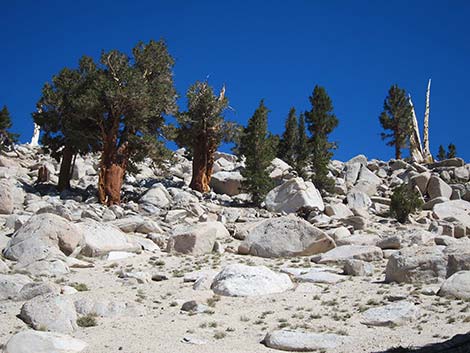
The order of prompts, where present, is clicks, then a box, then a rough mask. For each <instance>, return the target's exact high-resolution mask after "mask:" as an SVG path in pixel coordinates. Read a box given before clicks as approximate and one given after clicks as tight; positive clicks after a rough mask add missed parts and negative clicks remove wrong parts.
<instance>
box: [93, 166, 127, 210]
mask: <svg viewBox="0 0 470 353" xmlns="http://www.w3.org/2000/svg"><path fill="white" fill-rule="evenodd" d="M125 173H126V170H125V168H124V167H123V166H122V165H120V164H118V163H111V164H109V165H107V166H103V165H102V166H101V168H100V173H99V180H98V196H99V199H100V202H101V203H102V204H106V205H108V206H112V205H119V204H120V203H121V188H122V183H123V180H124V175H125Z"/></svg>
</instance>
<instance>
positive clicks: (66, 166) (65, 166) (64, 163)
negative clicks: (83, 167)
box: [57, 146, 74, 191]
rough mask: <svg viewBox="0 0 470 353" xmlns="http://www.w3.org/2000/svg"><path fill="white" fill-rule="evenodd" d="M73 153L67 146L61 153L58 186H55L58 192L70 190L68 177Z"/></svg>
mask: <svg viewBox="0 0 470 353" xmlns="http://www.w3.org/2000/svg"><path fill="white" fill-rule="evenodd" d="M73 155H74V153H73V151H72V149H71V148H69V147H68V146H65V147H64V149H63V151H62V160H61V162H60V172H59V184H58V186H57V188H58V190H59V191H64V190H66V189H70V177H71V175H72V174H71V168H72V159H73Z"/></svg>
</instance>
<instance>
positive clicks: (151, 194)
mask: <svg viewBox="0 0 470 353" xmlns="http://www.w3.org/2000/svg"><path fill="white" fill-rule="evenodd" d="M140 202H141V203H147V204H151V205H153V206H156V207H158V208H167V207H168V206H169V205H170V203H171V195H170V193H169V192H168V190H167V189H166V188H165V187H164V186H163V184H161V183H157V184H155V185H153V186H152V187H151V188H150V189H149V190H148V191H147V192H146V193H145V194H144V195H143V196H142V197H141V198H140Z"/></svg>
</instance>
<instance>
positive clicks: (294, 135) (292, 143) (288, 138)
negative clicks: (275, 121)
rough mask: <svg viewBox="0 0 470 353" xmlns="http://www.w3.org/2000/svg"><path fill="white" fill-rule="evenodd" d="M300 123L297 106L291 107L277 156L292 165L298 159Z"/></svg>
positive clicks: (293, 165)
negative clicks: (296, 110)
mask: <svg viewBox="0 0 470 353" xmlns="http://www.w3.org/2000/svg"><path fill="white" fill-rule="evenodd" d="M298 141H299V137H298V123H297V116H296V115H295V108H291V109H290V111H289V115H288V116H287V119H286V124H285V130H284V133H283V134H282V138H281V140H280V142H279V150H278V153H277V156H278V157H279V158H280V159H282V160H283V161H284V162H286V163H287V164H289V165H290V166H292V167H295V164H296V160H297V145H298Z"/></svg>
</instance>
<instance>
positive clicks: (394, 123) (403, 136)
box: [379, 85, 412, 159]
mask: <svg viewBox="0 0 470 353" xmlns="http://www.w3.org/2000/svg"><path fill="white" fill-rule="evenodd" d="M383 109H384V110H383V112H382V113H381V114H380V117H379V120H380V124H382V127H383V128H384V130H390V131H391V132H390V133H382V135H381V136H382V140H385V139H388V138H389V139H390V141H389V142H387V145H388V146H395V158H396V159H401V158H402V154H401V149H403V148H406V147H407V145H408V142H409V138H410V136H411V133H412V115H411V112H412V108H411V105H410V102H409V99H408V97H407V96H406V92H405V90H403V89H401V88H399V87H398V86H397V85H393V86H392V87H390V90H389V91H388V96H387V98H386V99H385V101H384V108H383Z"/></svg>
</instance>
